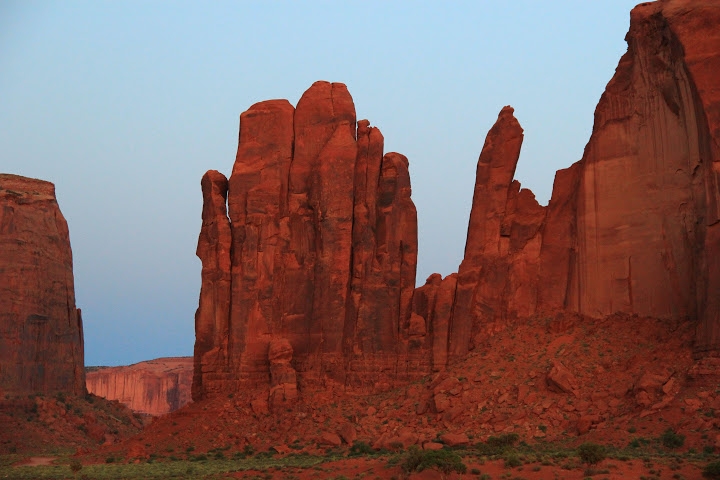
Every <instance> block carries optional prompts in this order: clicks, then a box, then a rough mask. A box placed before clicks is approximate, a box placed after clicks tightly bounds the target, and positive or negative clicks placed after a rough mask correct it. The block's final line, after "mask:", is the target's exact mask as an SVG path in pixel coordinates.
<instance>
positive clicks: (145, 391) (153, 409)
mask: <svg viewBox="0 0 720 480" xmlns="http://www.w3.org/2000/svg"><path fill="white" fill-rule="evenodd" d="M192 374H193V359H192V357H177V358H157V359H155V360H148V361H145V362H140V363H136V364H133V365H128V366H122V367H88V368H87V369H86V374H85V376H86V382H87V390H88V392H89V393H92V394H94V395H97V396H98V397H104V398H106V399H108V400H118V401H119V402H120V403H122V404H124V405H126V406H127V407H129V408H130V409H131V410H133V411H134V412H137V413H141V414H144V415H151V416H159V415H165V414H166V413H170V412H173V411H175V410H177V409H178V408H181V407H184V406H185V405H187V404H188V403H189V402H190V386H191V384H192Z"/></svg>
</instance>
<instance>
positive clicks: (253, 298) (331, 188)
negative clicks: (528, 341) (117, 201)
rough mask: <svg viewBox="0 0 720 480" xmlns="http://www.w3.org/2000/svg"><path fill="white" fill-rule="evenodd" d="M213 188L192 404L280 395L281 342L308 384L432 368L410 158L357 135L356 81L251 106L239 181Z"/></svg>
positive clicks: (208, 187) (366, 383) (364, 125)
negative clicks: (416, 302) (420, 321)
mask: <svg viewBox="0 0 720 480" xmlns="http://www.w3.org/2000/svg"><path fill="white" fill-rule="evenodd" d="M202 187H203V198H204V208H203V226H202V230H201V234H200V239H199V241H198V250H197V253H198V256H199V257H200V259H201V261H202V264H203V271H202V289H201V294H200V305H199V308H198V311H197V313H196V332H197V339H196V345H195V362H196V365H195V379H194V386H193V398H196V399H197V398H203V397H206V396H212V395H214V394H216V393H218V392H232V391H236V390H237V389H239V388H240V387H241V386H263V385H268V382H269V376H270V368H271V363H272V362H271V360H270V358H269V346H270V344H271V341H273V340H275V339H285V340H286V341H287V342H288V344H289V345H290V346H291V351H292V369H293V370H294V371H296V372H297V380H298V386H299V387H302V386H303V385H306V386H308V387H310V386H313V385H320V384H326V382H331V383H333V382H334V383H335V384H338V385H342V386H345V385H348V386H354V387H357V388H365V389H367V388H370V389H372V388H375V385H377V384H388V383H392V381H394V379H396V378H406V377H408V376H412V375H414V374H416V372H415V371H416V370H418V369H422V365H420V364H421V363H423V361H424V360H423V359H424V355H422V354H420V352H419V351H418V349H417V348H415V347H414V345H415V343H411V342H410V337H411V334H410V332H409V329H410V313H411V312H410V304H411V300H412V295H413V290H414V286H415V285H414V282H415V266H416V259H417V221H416V212H415V207H414V205H413V203H412V200H411V199H410V176H409V173H408V162H407V159H406V158H405V157H403V156H402V155H400V154H396V153H388V154H386V155H383V137H382V134H381V133H380V131H379V130H378V129H376V128H374V127H370V126H369V122H368V121H366V120H361V121H360V122H357V125H356V121H355V106H354V104H353V101H352V98H351V97H350V94H349V93H348V91H347V88H346V87H345V85H343V84H340V83H333V84H331V83H328V82H316V83H315V84H313V85H312V87H310V89H308V90H307V91H306V92H305V93H304V94H303V96H302V98H301V99H300V101H299V102H298V105H297V108H293V107H292V105H290V103H288V102H287V101H285V100H270V101H266V102H261V103H258V104H255V105H253V106H252V107H250V109H248V110H247V111H246V112H244V113H243V114H242V115H241V117H240V135H239V143H238V152H237V157H236V160H235V165H234V166H233V171H232V175H231V177H230V180H229V181H226V180H225V178H224V177H223V176H222V175H221V174H219V173H217V172H214V171H211V172H208V173H207V174H206V175H205V177H203V181H202ZM225 198H227V214H226V213H225ZM413 335H414V336H416V334H413ZM401 357H402V358H403V359H404V361H399V358H401ZM425 364H426V365H427V361H425ZM380 372H383V375H378V374H379V373H380ZM274 382H275V381H273V383H274ZM280 384H283V385H284V384H286V382H280ZM283 388H285V387H283Z"/></svg>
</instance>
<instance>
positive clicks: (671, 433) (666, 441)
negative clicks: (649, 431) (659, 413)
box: [660, 428, 685, 448]
mask: <svg viewBox="0 0 720 480" xmlns="http://www.w3.org/2000/svg"><path fill="white" fill-rule="evenodd" d="M660 441H661V442H662V444H663V445H664V446H665V447H667V448H680V447H682V446H683V445H684V444H685V435H680V434H678V433H675V430H673V429H672V428H668V429H667V430H665V432H663V434H662V435H661V436H660Z"/></svg>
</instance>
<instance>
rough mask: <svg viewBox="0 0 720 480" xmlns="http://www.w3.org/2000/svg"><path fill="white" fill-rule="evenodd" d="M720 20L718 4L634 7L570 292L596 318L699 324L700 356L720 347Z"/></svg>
mask: <svg viewBox="0 0 720 480" xmlns="http://www.w3.org/2000/svg"><path fill="white" fill-rule="evenodd" d="M719 21H720V3H718V2H706V3H704V4H702V5H700V4H696V3H693V2H682V1H666V2H656V3H644V4H640V5H638V6H637V7H636V8H635V9H633V11H632V13H631V24H630V31H629V32H628V35H627V41H628V51H627V53H626V54H625V55H624V56H623V58H622V59H621V60H620V64H619V65H618V68H617V71H616V72H615V76H614V77H613V79H612V80H611V81H610V83H609V84H608V86H607V89H606V91H605V93H604V94H603V96H602V98H601V99H600V103H599V104H598V107H597V109H596V112H595V126H594V128H593V134H592V137H591V138H590V142H589V143H588V145H587V147H586V149H585V154H584V156H583V159H582V160H581V162H580V173H579V188H578V194H577V195H578V197H577V204H576V213H575V221H576V225H577V263H576V267H575V270H576V272H577V276H576V277H575V278H573V277H571V279H570V282H569V283H570V285H571V288H570V289H569V290H568V303H569V304H570V305H576V307H577V310H578V311H579V312H580V313H583V314H586V315H590V316H594V317H601V316H605V315H608V314H611V313H614V312H624V313H633V314H638V315H641V316H651V317H655V318H688V319H691V320H693V321H699V329H698V335H697V338H696V342H697V351H698V352H703V351H708V350H717V348H718V346H720V343H719V342H720V304H718V303H717V302H718V301H717V297H718V295H717V293H718V292H719V291H720V264H719V263H717V262H718V260H717V258H718V252H719V251H720V241H719V240H720V225H719V224H718V219H719V217H718V208H717V205H718V201H719V200H720V191H719V190H718V170H719V169H718V167H717V166H718V165H720V164H719V163H718V162H719V161H720V156H719V155H720V149H718V145H719V144H720V93H718V91H717V78H718V75H719V74H720V33H718V31H717V30H718V29H717V24H718V22H719Z"/></svg>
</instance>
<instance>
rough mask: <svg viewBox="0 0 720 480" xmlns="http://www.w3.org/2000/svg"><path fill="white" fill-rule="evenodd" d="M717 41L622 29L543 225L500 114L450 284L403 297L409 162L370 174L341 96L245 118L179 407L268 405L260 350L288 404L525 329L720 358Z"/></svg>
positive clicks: (206, 258)
mask: <svg viewBox="0 0 720 480" xmlns="http://www.w3.org/2000/svg"><path fill="white" fill-rule="evenodd" d="M718 23H720V4H718V3H717V2H704V3H702V4H699V3H697V4H696V3H695V2H689V1H685V0H665V1H659V2H653V3H643V4H640V5H638V6H637V7H636V8H635V9H633V11H632V13H631V26H630V31H629V32H628V35H627V37H626V39H627V42H628V51H627V53H626V54H625V55H624V56H623V57H622V59H621V60H620V63H619V65H618V68H617V70H616V72H615V75H614V76H613V78H612V80H611V81H610V82H609V83H608V85H607V88H606V91H605V93H604V94H603V95H602V98H601V99H600V102H599V104H598V106H597V109H596V112H595V124H594V127H593V133H592V136H591V138H590V140H589V142H588V144H587V147H586V149H585V152H584V154H583V157H582V159H581V160H579V161H578V162H577V163H575V164H574V165H572V166H570V167H569V168H567V169H564V170H560V171H559V172H557V175H556V178H555V184H554V186H553V194H552V198H551V200H550V202H549V204H548V206H547V207H543V206H541V205H539V204H538V203H537V201H536V200H535V197H534V195H533V194H532V192H530V191H529V190H527V189H523V188H521V186H520V183H519V182H518V181H517V180H515V179H514V173H515V168H516V165H517V161H518V158H519V154H520V149H521V145H522V140H523V130H522V128H521V127H520V124H519V122H518V121H517V119H516V118H515V117H514V111H513V109H512V108H511V107H504V108H503V109H502V111H501V112H500V114H499V116H498V120H497V122H496V123H495V125H494V126H493V127H492V129H491V130H490V132H489V133H488V136H487V138H486V141H485V144H484V146H483V149H482V152H481V154H480V158H479V160H478V164H477V176H476V183H475V190H474V195H473V204H472V210H471V214H470V221H469V225H468V236H467V243H466V248H465V254H464V258H463V261H462V263H461V265H460V266H459V269H458V273H457V274H453V275H450V276H448V277H446V278H445V279H443V278H442V277H441V276H440V275H432V276H431V277H430V278H428V281H427V283H426V284H425V285H424V286H422V287H419V288H417V289H415V290H414V291H413V285H414V275H415V262H416V247H417V238H416V237H417V229H416V224H415V222H416V220H415V217H416V215H415V209H414V206H413V204H412V201H411V200H410V181H409V175H408V163H407V159H406V158H405V157H403V156H401V155H399V154H394V153H391V154H386V155H384V156H383V153H382V152H383V137H382V135H381V134H380V132H379V131H378V130H377V129H375V128H371V127H369V123H368V122H367V121H360V122H358V123H357V127H356V124H355V110H354V106H353V102H352V99H351V98H350V95H349V94H348V92H347V89H346V88H345V86H344V85H341V84H330V83H327V82H317V83H316V84H314V85H313V86H312V87H311V88H310V89H309V90H308V91H307V92H305V94H304V95H303V97H302V98H301V99H300V101H299V103H298V106H297V109H293V107H292V106H291V105H290V104H289V103H288V102H286V101H284V100H273V101H268V102H262V103H259V104H257V105H254V106H252V107H251V108H250V109H249V110H248V111H247V112H245V113H243V115H242V116H241V129H240V141H239V147H238V154H237V159H236V162H235V166H234V168H233V174H232V176H231V178H230V181H229V185H228V187H227V205H228V215H229V220H228V217H227V216H226V215H225V211H224V208H225V203H224V199H225V196H226V190H225V180H224V178H223V177H221V176H219V174H216V173H212V172H209V173H208V175H212V176H213V180H212V181H210V180H208V178H209V177H206V179H204V180H203V193H204V196H205V202H206V203H205V209H204V213H203V230H202V233H201V237H200V242H199V248H198V255H199V256H200V258H201V259H202V261H203V289H202V292H201V299H200V308H199V310H198V314H197V319H198V321H197V329H198V344H197V345H196V362H197V368H196V372H200V377H199V378H196V383H198V385H199V386H198V388H197V389H196V393H195V395H196V398H202V397H203V396H206V395H210V394H212V393H214V392H219V391H234V390H237V389H238V388H240V385H251V386H267V385H268V384H269V383H268V382H271V380H270V372H269V369H270V364H271V362H270V360H269V358H268V345H269V344H270V342H271V341H273V340H274V339H286V340H287V342H289V344H290V345H291V347H292V350H293V352H294V353H293V357H292V361H291V362H290V364H291V366H292V368H293V369H294V371H295V372H296V373H297V380H298V382H297V388H298V389H299V390H300V391H302V389H303V388H305V387H307V386H323V388H326V389H327V388H328V387H331V386H333V385H342V386H344V387H351V388H359V389H361V390H368V389H370V390H373V389H374V390H377V389H380V388H383V387H387V386H390V385H392V384H393V383H394V382H398V381H404V380H408V379H410V378H413V377H414V376H417V375H419V374H422V373H429V372H431V371H439V370H443V369H445V368H446V366H447V365H448V363H450V362H453V361H457V360H460V359H462V358H464V357H465V356H466V355H467V354H468V352H469V351H471V350H473V349H474V348H476V347H477V346H478V345H480V344H482V343H483V342H487V341H488V339H490V338H491V337H492V336H493V335H495V334H496V333H497V332H499V331H501V330H503V329H504V328H506V327H507V326H508V325H511V324H513V323H514V322H518V321H522V320H523V319H528V318H532V317H536V316H542V317H543V318H546V319H552V318H554V317H559V318H560V317H561V318H564V319H567V318H573V317H577V316H582V317H589V318H607V317H608V316H610V315H613V314H622V315H624V318H634V317H633V316H637V317H648V318H655V319H660V320H666V319H675V320H681V321H690V322H695V324H696V325H697V336H696V347H695V351H696V353H697V354H698V355H709V354H716V353H718V352H720V300H719V298H720V297H719V296H718V295H717V293H718V292H720V260H719V259H720V254H719V252H720V186H719V182H720V177H719V176H720V174H719V172H720V163H719V162H720V93H718V92H719V90H718V89H717V78H718V75H719V74H720V33H718V31H717V30H718V29H717V28H715V27H716V26H717V24H718ZM217 225H223V227H222V229H223V232H225V233H223V234H222V235H220V234H218V233H217V231H219V230H218V227H216V226H217ZM228 225H229V227H228ZM228 231H229V232H230V235H229V236H228V234H227V232H228ZM221 237H222V238H221ZM218 242H219V243H218ZM201 246H202V247H201ZM228 252H230V254H228ZM228 255H230V269H229V274H228V269H227V268H226V266H227V264H228V260H227V259H228ZM219 265H224V267H222V268H220V267H219ZM228 275H229V278H230V282H229V285H230V287H228V283H227V281H226V279H227V278H228ZM218 279H223V280H222V282H221V281H220V280H218ZM228 289H229V291H230V294H229V297H228V296H227V295H228V294H227V292H228ZM215 297H217V298H221V299H223V300H221V301H215V300H213V299H214V298H215ZM228 298H229V300H227V299H228ZM228 305H229V307H228ZM558 371H559V367H558ZM555 373H558V372H555ZM561 373H562V372H561ZM551 377H553V378H554V377H558V378H560V377H562V375H560V374H558V375H554V376H552V375H551ZM551 380H552V378H551ZM273 382H274V381H273ZM551 383H552V382H551ZM555 384H557V385H560V383H559V382H557V381H556V382H555V383H554V384H553V385H555ZM561 386H562V385H561ZM566 390H567V388H566ZM263 401H264V400H263Z"/></svg>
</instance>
